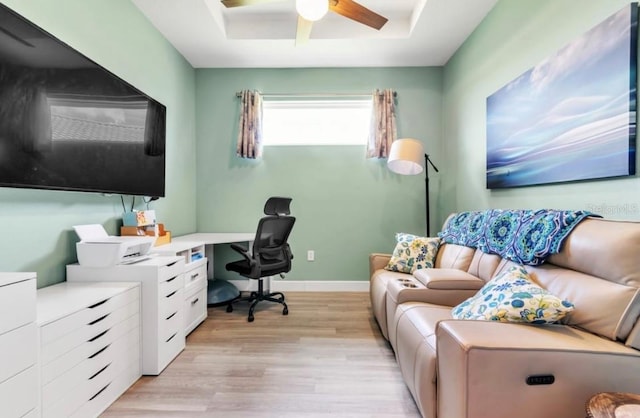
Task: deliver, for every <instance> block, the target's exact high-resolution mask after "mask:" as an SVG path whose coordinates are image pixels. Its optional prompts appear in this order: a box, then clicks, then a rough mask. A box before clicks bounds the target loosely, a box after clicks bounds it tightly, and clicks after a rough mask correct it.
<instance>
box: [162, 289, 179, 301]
mask: <svg viewBox="0 0 640 418" xmlns="http://www.w3.org/2000/svg"><path fill="white" fill-rule="evenodd" d="M177 292H178V291H177V290H174V291H173V292H171V293H169V294H168V295H167V296H165V297H166V298H167V299H169V298H170V297H171V296H173V295H175V294H176V293H177Z"/></svg>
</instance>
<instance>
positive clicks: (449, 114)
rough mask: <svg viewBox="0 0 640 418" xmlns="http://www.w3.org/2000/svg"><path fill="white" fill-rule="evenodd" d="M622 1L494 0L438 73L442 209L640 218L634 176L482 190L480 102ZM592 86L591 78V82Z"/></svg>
mask: <svg viewBox="0 0 640 418" xmlns="http://www.w3.org/2000/svg"><path fill="white" fill-rule="evenodd" d="M628 3H629V2H628V1H625V0H606V1H605V0H587V1H575V0H517V1H515V0H501V1H500V2H499V3H498V4H497V5H496V6H495V7H494V9H493V10H492V11H491V12H490V14H489V15H488V16H487V17H486V18H485V19H484V21H483V22H482V24H481V25H480V26H479V27H478V29H477V30H476V31H475V32H474V33H473V35H472V36H471V37H470V38H469V39H468V40H467V41H466V42H465V43H464V45H463V46H462V47H461V48H460V49H459V50H458V52H457V53H456V54H455V55H454V57H453V58H452V59H451V60H450V61H449V62H448V63H447V65H446V66H445V68H444V87H443V95H444V99H443V103H444V106H443V114H444V137H445V138H446V142H445V148H444V151H443V152H444V154H445V156H446V163H445V164H443V165H445V166H446V167H447V168H448V170H449V172H448V174H447V176H444V177H443V179H442V188H441V193H440V199H441V201H442V212H444V213H447V212H451V211H455V210H473V209H484V208H541V207H551V208H560V209H590V210H593V211H595V212H598V213H600V214H602V215H605V216H606V217H611V218H619V219H638V218H640V199H639V196H640V194H639V193H638V192H639V191H640V180H639V179H638V177H637V176H634V177H627V178H623V179H615V180H612V179H610V180H599V181H587V182H581V183H566V184H558V185H547V186H534V187H525V188H516V189H506V190H487V189H486V188H485V163H486V157H485V155H486V131H485V126H486V124H485V118H486V104H485V103H486V98H487V96H489V95H491V94H492V93H493V92H495V91H496V90H498V89H499V88H501V87H502V86H504V85H505V84H506V83H508V82H509V81H511V80H512V79H514V78H516V77H517V76H519V75H520V74H522V73H523V72H525V71H527V70H528V69H529V68H531V67H532V66H534V65H536V64H537V63H539V62H540V61H542V60H543V59H544V58H546V57H547V56H549V55H551V54H553V53H555V52H556V51H557V50H559V49H560V48H562V47H563V46H564V45H566V44H567V43H568V42H570V41H572V40H573V39H575V38H576V37H578V36H580V35H581V34H582V33H584V32H586V31H587V30H589V29H591V28H592V27H593V26H595V25H597V24H598V23H600V22H601V21H602V20H604V19H605V18H606V17H608V16H610V15H611V14H613V13H615V12H616V11H618V10H619V9H621V8H622V7H623V6H625V5H626V4H628ZM594 82H597V80H594Z"/></svg>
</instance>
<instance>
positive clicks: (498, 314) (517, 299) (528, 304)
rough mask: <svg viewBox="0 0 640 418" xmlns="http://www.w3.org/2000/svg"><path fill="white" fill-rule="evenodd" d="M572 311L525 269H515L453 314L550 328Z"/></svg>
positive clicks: (503, 274)
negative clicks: (543, 325) (533, 278)
mask: <svg viewBox="0 0 640 418" xmlns="http://www.w3.org/2000/svg"><path fill="white" fill-rule="evenodd" d="M572 310H573V304H572V303H571V302H568V301H566V300H562V299H560V298H558V297H556V296H554V295H552V294H551V293H549V292H548V291H547V290H545V289H543V288H541V287H540V286H538V285H537V284H535V283H534V282H533V281H532V280H531V278H530V277H529V274H528V273H527V271H526V270H525V269H524V268H523V267H521V266H514V267H512V268H511V269H509V270H507V271H505V272H504V273H502V274H500V275H498V276H496V277H494V278H493V279H491V280H490V281H489V282H487V284H485V285H484V286H483V287H482V289H480V290H479V291H478V293H476V294H475V295H474V296H472V297H470V298H469V299H467V300H465V301H464V302H462V303H461V304H459V305H458V306H456V307H454V308H453V309H452V311H451V314H452V315H453V317H454V318H455V319H475V320H484V321H499V322H528V323H532V324H550V323H554V322H556V321H558V320H560V319H562V318H563V317H564V316H565V315H566V314H568V313H569V312H571V311H572Z"/></svg>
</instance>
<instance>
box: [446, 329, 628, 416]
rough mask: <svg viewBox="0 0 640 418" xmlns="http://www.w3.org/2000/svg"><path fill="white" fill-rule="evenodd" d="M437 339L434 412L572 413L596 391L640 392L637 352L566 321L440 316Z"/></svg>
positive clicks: (581, 410) (577, 412) (579, 410)
mask: <svg viewBox="0 0 640 418" xmlns="http://www.w3.org/2000/svg"><path fill="white" fill-rule="evenodd" d="M436 344H437V353H438V357H437V363H438V364H437V370H438V375H437V381H438V418H454V417H455V418H481V417H487V416H495V417H507V416H518V417H522V418H534V417H539V416H542V415H543V416H549V417H551V416H555V417H560V416H561V417H564V418H573V417H576V418H577V417H584V413H585V412H584V411H585V410H584V405H585V402H586V401H587V400H588V399H589V398H590V397H591V396H592V395H593V394H594V393H597V392H604V391H614V392H617V391H622V392H638V391H640V377H639V376H638V373H637V366H636V365H637V364H638V362H640V352H638V351H637V350H634V349H632V348H629V347H625V346H624V345H623V344H620V343H617V342H614V341H611V340H608V339H605V338H602V337H599V336H596V335H594V334H590V333H588V332H585V331H580V330H577V329H575V328H571V327H568V326H564V325H547V326H534V325H524V324H505V323H497V322H491V321H457V320H445V321H441V322H440V323H439V325H438V327H437V330H436ZM528 379H529V382H528V381H527V380H528Z"/></svg>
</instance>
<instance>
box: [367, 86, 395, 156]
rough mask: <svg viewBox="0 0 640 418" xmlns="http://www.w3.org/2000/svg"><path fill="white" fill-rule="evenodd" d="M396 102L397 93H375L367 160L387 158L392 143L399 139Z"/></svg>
mask: <svg viewBox="0 0 640 418" xmlns="http://www.w3.org/2000/svg"><path fill="white" fill-rule="evenodd" d="M394 100H395V92H394V91H393V90H391V89H385V90H382V91H380V90H376V91H374V92H373V116H372V118H371V129H370V131H369V141H368V143H367V158H387V156H388V155H389V149H390V148H391V143H392V142H393V141H395V140H396V138H397V137H398V132H397V129H396V110H395V103H394Z"/></svg>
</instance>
